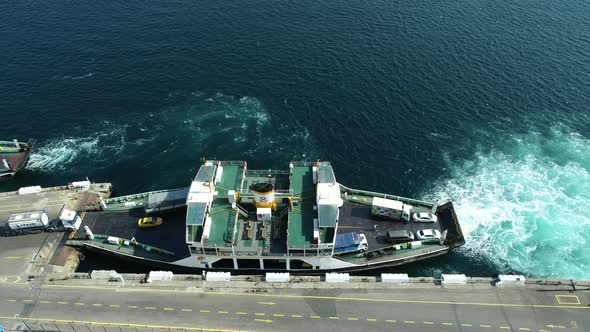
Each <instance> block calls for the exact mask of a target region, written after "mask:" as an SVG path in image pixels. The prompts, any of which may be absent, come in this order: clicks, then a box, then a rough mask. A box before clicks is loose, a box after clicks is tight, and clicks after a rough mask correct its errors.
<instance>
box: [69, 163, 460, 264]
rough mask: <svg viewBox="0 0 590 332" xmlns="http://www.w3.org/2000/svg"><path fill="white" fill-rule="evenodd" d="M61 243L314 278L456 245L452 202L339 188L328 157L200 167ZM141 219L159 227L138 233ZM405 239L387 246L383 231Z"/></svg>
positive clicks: (100, 216)
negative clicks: (261, 166) (273, 166)
mask: <svg viewBox="0 0 590 332" xmlns="http://www.w3.org/2000/svg"><path fill="white" fill-rule="evenodd" d="M101 207H102V208H101V211H96V212H87V213H86V214H85V217H84V220H83V224H82V225H83V228H84V229H85V230H86V231H82V230H80V231H78V232H77V233H76V234H75V235H73V236H70V240H68V241H67V243H66V244H68V245H70V246H74V247H79V248H83V250H89V251H93V252H97V253H100V254H105V255H110V256H115V257H119V258H122V259H126V260H130V261H134V262H139V263H142V264H145V265H149V266H152V267H156V268H160V269H171V270H177V271H178V270H181V271H187V270H190V271H194V272H197V271H203V270H205V271H240V272H244V271H248V270H253V271H266V272H292V273H301V274H314V273H324V272H348V271H364V270H370V269H376V268H383V267H390V266H397V265H402V264H406V263H409V262H414V261H418V260H422V259H427V258H432V257H436V256H440V255H443V254H446V253H447V252H449V250H451V249H453V248H456V247H459V246H461V245H463V244H464V243H465V240H464V237H463V234H462V232H461V227H460V224H459V221H458V220H457V216H456V214H455V210H454V207H453V204H452V203H451V202H447V203H444V204H441V205H438V204H436V203H434V202H426V201H422V200H416V199H410V198H404V197H399V196H395V195H390V194H383V193H377V192H371V191H365V190H357V189H351V188H348V187H346V186H344V185H342V184H340V183H338V182H337V181H336V177H335V173H334V170H333V168H332V165H331V164H330V163H329V162H327V161H318V162H291V163H289V164H288V165H286V167H285V169H284V170H252V169H249V168H248V165H247V163H246V162H245V161H205V162H204V163H203V165H202V166H200V168H199V170H198V172H197V174H196V176H195V177H194V179H193V180H192V182H191V183H190V187H188V188H181V189H173V190H161V191H153V192H148V193H142V194H136V195H128V196H123V197H115V198H110V199H107V200H103V201H101ZM146 216H153V217H158V218H161V219H162V223H161V225H160V226H158V227H151V228H141V227H137V221H138V219H140V218H143V217H146ZM400 231H401V233H404V234H408V237H407V238H404V237H402V238H401V239H402V240H401V241H395V240H396V237H395V236H392V234H400Z"/></svg>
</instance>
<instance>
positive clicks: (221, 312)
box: [217, 310, 229, 314]
mask: <svg viewBox="0 0 590 332" xmlns="http://www.w3.org/2000/svg"><path fill="white" fill-rule="evenodd" d="M217 313H218V314H228V313H229V312H227V311H224V310H219V311H217Z"/></svg>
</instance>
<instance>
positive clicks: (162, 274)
mask: <svg viewBox="0 0 590 332" xmlns="http://www.w3.org/2000/svg"><path fill="white" fill-rule="evenodd" d="M172 279H174V273H172V272H170V271H150V273H149V274H148V277H147V280H146V281H147V282H152V281H166V280H172Z"/></svg>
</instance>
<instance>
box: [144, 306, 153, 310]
mask: <svg viewBox="0 0 590 332" xmlns="http://www.w3.org/2000/svg"><path fill="white" fill-rule="evenodd" d="M145 308H146V309H147V310H156V307H145Z"/></svg>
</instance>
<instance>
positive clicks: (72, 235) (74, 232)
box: [68, 229, 78, 239]
mask: <svg viewBox="0 0 590 332" xmlns="http://www.w3.org/2000/svg"><path fill="white" fill-rule="evenodd" d="M77 232H78V230H77V229H76V230H74V231H73V232H71V233H70V235H69V236H68V239H73V238H74V235H76V233H77Z"/></svg>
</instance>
